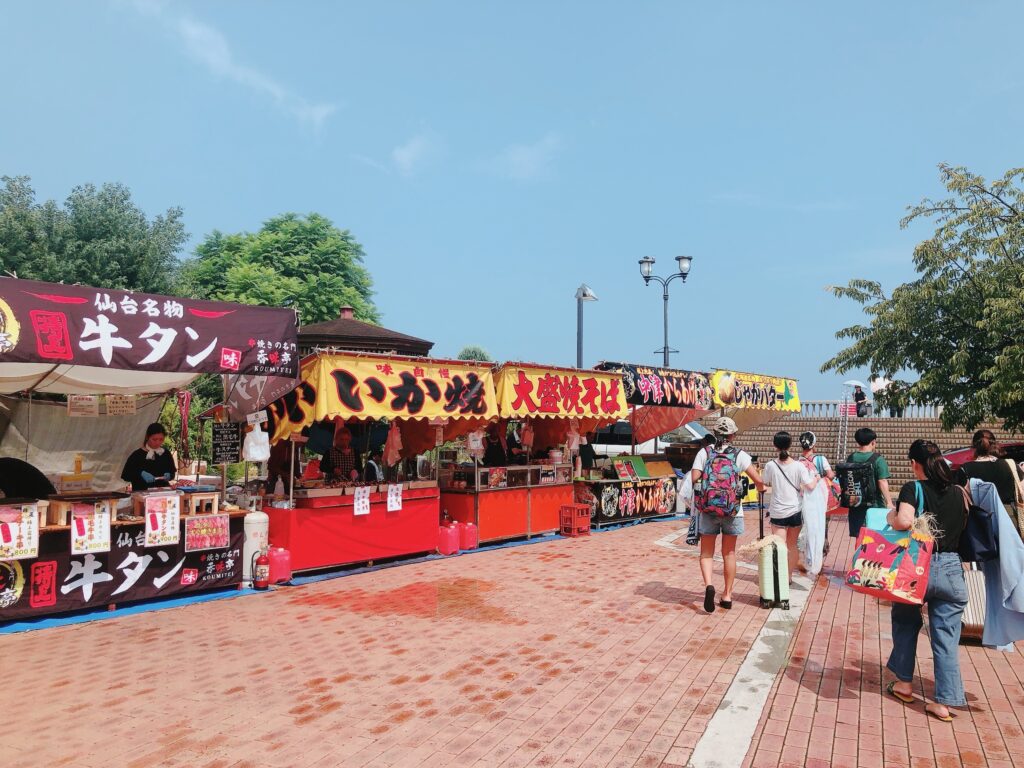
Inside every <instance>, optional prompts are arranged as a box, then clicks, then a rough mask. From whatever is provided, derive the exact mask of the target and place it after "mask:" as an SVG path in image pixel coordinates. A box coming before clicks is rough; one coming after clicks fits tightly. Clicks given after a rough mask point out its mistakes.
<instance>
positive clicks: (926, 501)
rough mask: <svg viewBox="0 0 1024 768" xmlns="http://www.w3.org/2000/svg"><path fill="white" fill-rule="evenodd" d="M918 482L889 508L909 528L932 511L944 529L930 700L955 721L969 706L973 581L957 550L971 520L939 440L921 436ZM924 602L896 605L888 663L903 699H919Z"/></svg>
mask: <svg viewBox="0 0 1024 768" xmlns="http://www.w3.org/2000/svg"><path fill="white" fill-rule="evenodd" d="M908 458H909V459H910V466H911V469H912V470H913V472H914V476H915V477H916V478H917V482H914V483H906V484H905V485H904V486H903V489H902V490H901V491H900V496H899V500H898V501H897V503H896V509H894V510H892V511H890V512H889V516H888V523H889V525H891V526H892V527H893V528H895V529H896V530H898V531H906V530H909V529H910V528H911V526H912V525H913V524H914V518H915V517H917V515H918V514H919V512H920V513H927V514H930V515H932V516H933V517H934V518H935V526H934V527H935V528H936V529H937V530H938V533H937V534H936V539H935V553H934V554H933V555H932V563H931V574H930V575H929V577H928V587H927V590H926V591H925V596H924V601H925V604H926V605H927V606H928V635H929V640H930V641H931V646H932V658H933V661H934V664H935V700H934V702H933V703H929V704H926V706H925V711H926V712H927V713H928V714H929V715H931V716H932V717H934V718H936V719H938V720H942V721H944V722H949V721H950V720H952V719H953V715H952V713H951V712H950V711H949V708H950V707H962V706H964V705H966V704H967V699H966V698H965V696H964V683H963V679H962V678H961V676H960V646H959V643H960V622H961V618H962V616H963V612H964V608H965V607H966V606H967V584H966V583H965V581H964V570H963V564H962V563H961V562H960V555H958V554H957V548H958V547H959V545H960V534H961V533H962V532H963V528H964V521H965V520H966V518H967V514H966V500H965V498H964V492H963V491H962V490H961V488H960V487H959V486H958V485H956V484H954V482H953V473H952V472H951V470H950V468H949V464H947V463H946V460H945V459H944V458H942V451H941V450H939V446H937V445H936V444H935V443H933V442H930V441H927V440H915V441H914V442H913V443H912V444H911V446H910V452H909V454H908ZM923 623H924V622H923V620H922V618H921V606H919V605H906V604H903V603H893V604H892V653H891V654H889V662H888V664H886V666H887V667H888V668H889V671H890V672H892V673H893V674H894V675H896V679H895V680H893V681H892V682H890V683H889V685H888V686H887V687H886V692H888V693H889V694H890V695H892V696H895V697H896V698H897V699H899V700H900V701H902V702H904V703H906V704H910V703H912V702H913V701H914V687H913V685H912V683H913V680H914V665H915V663H916V661H917V636H918V634H919V633H920V631H921V626H922V625H923Z"/></svg>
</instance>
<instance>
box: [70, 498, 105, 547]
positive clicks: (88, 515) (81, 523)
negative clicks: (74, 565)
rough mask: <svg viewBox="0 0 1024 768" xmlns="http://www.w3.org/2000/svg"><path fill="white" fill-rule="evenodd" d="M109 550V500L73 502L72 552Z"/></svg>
mask: <svg viewBox="0 0 1024 768" xmlns="http://www.w3.org/2000/svg"><path fill="white" fill-rule="evenodd" d="M109 551H110V504H109V502H106V501H98V502H96V503H95V504H73V505H72V506H71V554H72V555H85V554H88V553H89V552H109Z"/></svg>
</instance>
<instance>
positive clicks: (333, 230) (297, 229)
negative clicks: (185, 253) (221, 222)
mask: <svg viewBox="0 0 1024 768" xmlns="http://www.w3.org/2000/svg"><path fill="white" fill-rule="evenodd" d="M364 258H365V257H364V254H363V249H362V246H360V245H359V243H358V242H357V241H356V240H355V238H354V237H353V236H352V234H351V233H350V232H349V231H348V230H341V229H338V228H337V227H336V226H334V224H333V223H331V221H330V219H328V218H326V217H325V216H321V215H320V214H318V213H310V214H308V215H306V216H300V215H299V214H296V213H286V214H283V215H281V216H275V217H274V218H272V219H270V220H269V221H267V222H266V223H265V224H264V225H263V227H262V228H261V229H260V230H259V232H255V233H248V232H242V233H238V234H233V235H232V234H224V233H222V232H213V233H211V234H210V235H208V236H207V237H206V239H205V240H204V241H203V242H202V243H200V244H199V246H198V247H197V248H196V254H195V258H194V259H191V260H190V261H188V262H187V263H186V264H185V267H184V269H183V276H182V277H183V279H182V288H183V290H184V291H185V292H186V293H188V294H189V295H192V296H196V297H202V298H209V299H219V300H224V301H237V302H241V303H243V304H266V305H270V306H291V307H295V308H296V309H298V310H299V313H300V316H301V318H302V322H303V323H305V324H308V323H316V322H320V321H323V320H330V319H332V318H335V317H337V316H338V311H339V309H340V308H341V307H343V306H345V305H349V306H351V307H353V308H354V309H355V314H356V317H358V318H359V319H361V320H366V321H368V322H378V320H379V313H378V311H377V307H376V306H375V305H374V303H373V281H372V280H371V278H370V273H369V272H368V271H367V269H366V267H365V266H364Z"/></svg>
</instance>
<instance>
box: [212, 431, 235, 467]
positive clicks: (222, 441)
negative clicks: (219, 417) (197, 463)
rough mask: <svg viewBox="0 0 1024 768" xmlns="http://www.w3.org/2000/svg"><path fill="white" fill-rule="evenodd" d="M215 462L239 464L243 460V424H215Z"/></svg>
mask: <svg viewBox="0 0 1024 768" xmlns="http://www.w3.org/2000/svg"><path fill="white" fill-rule="evenodd" d="M212 442H213V463H214V464H237V463H238V462H239V461H241V460H242V425H241V424H231V423H217V422H214V424H213V440H212Z"/></svg>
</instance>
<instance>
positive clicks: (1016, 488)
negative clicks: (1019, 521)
mask: <svg viewBox="0 0 1024 768" xmlns="http://www.w3.org/2000/svg"><path fill="white" fill-rule="evenodd" d="M1003 461H1005V462H1006V463H1007V464H1009V465H1010V477H1012V478H1013V494H1014V496H1015V497H1016V501H1017V503H1018V504H1024V496H1022V493H1021V488H1020V479H1019V477H1020V476H1019V475H1018V474H1017V465H1016V464H1015V463H1014V461H1013V459H1003Z"/></svg>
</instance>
